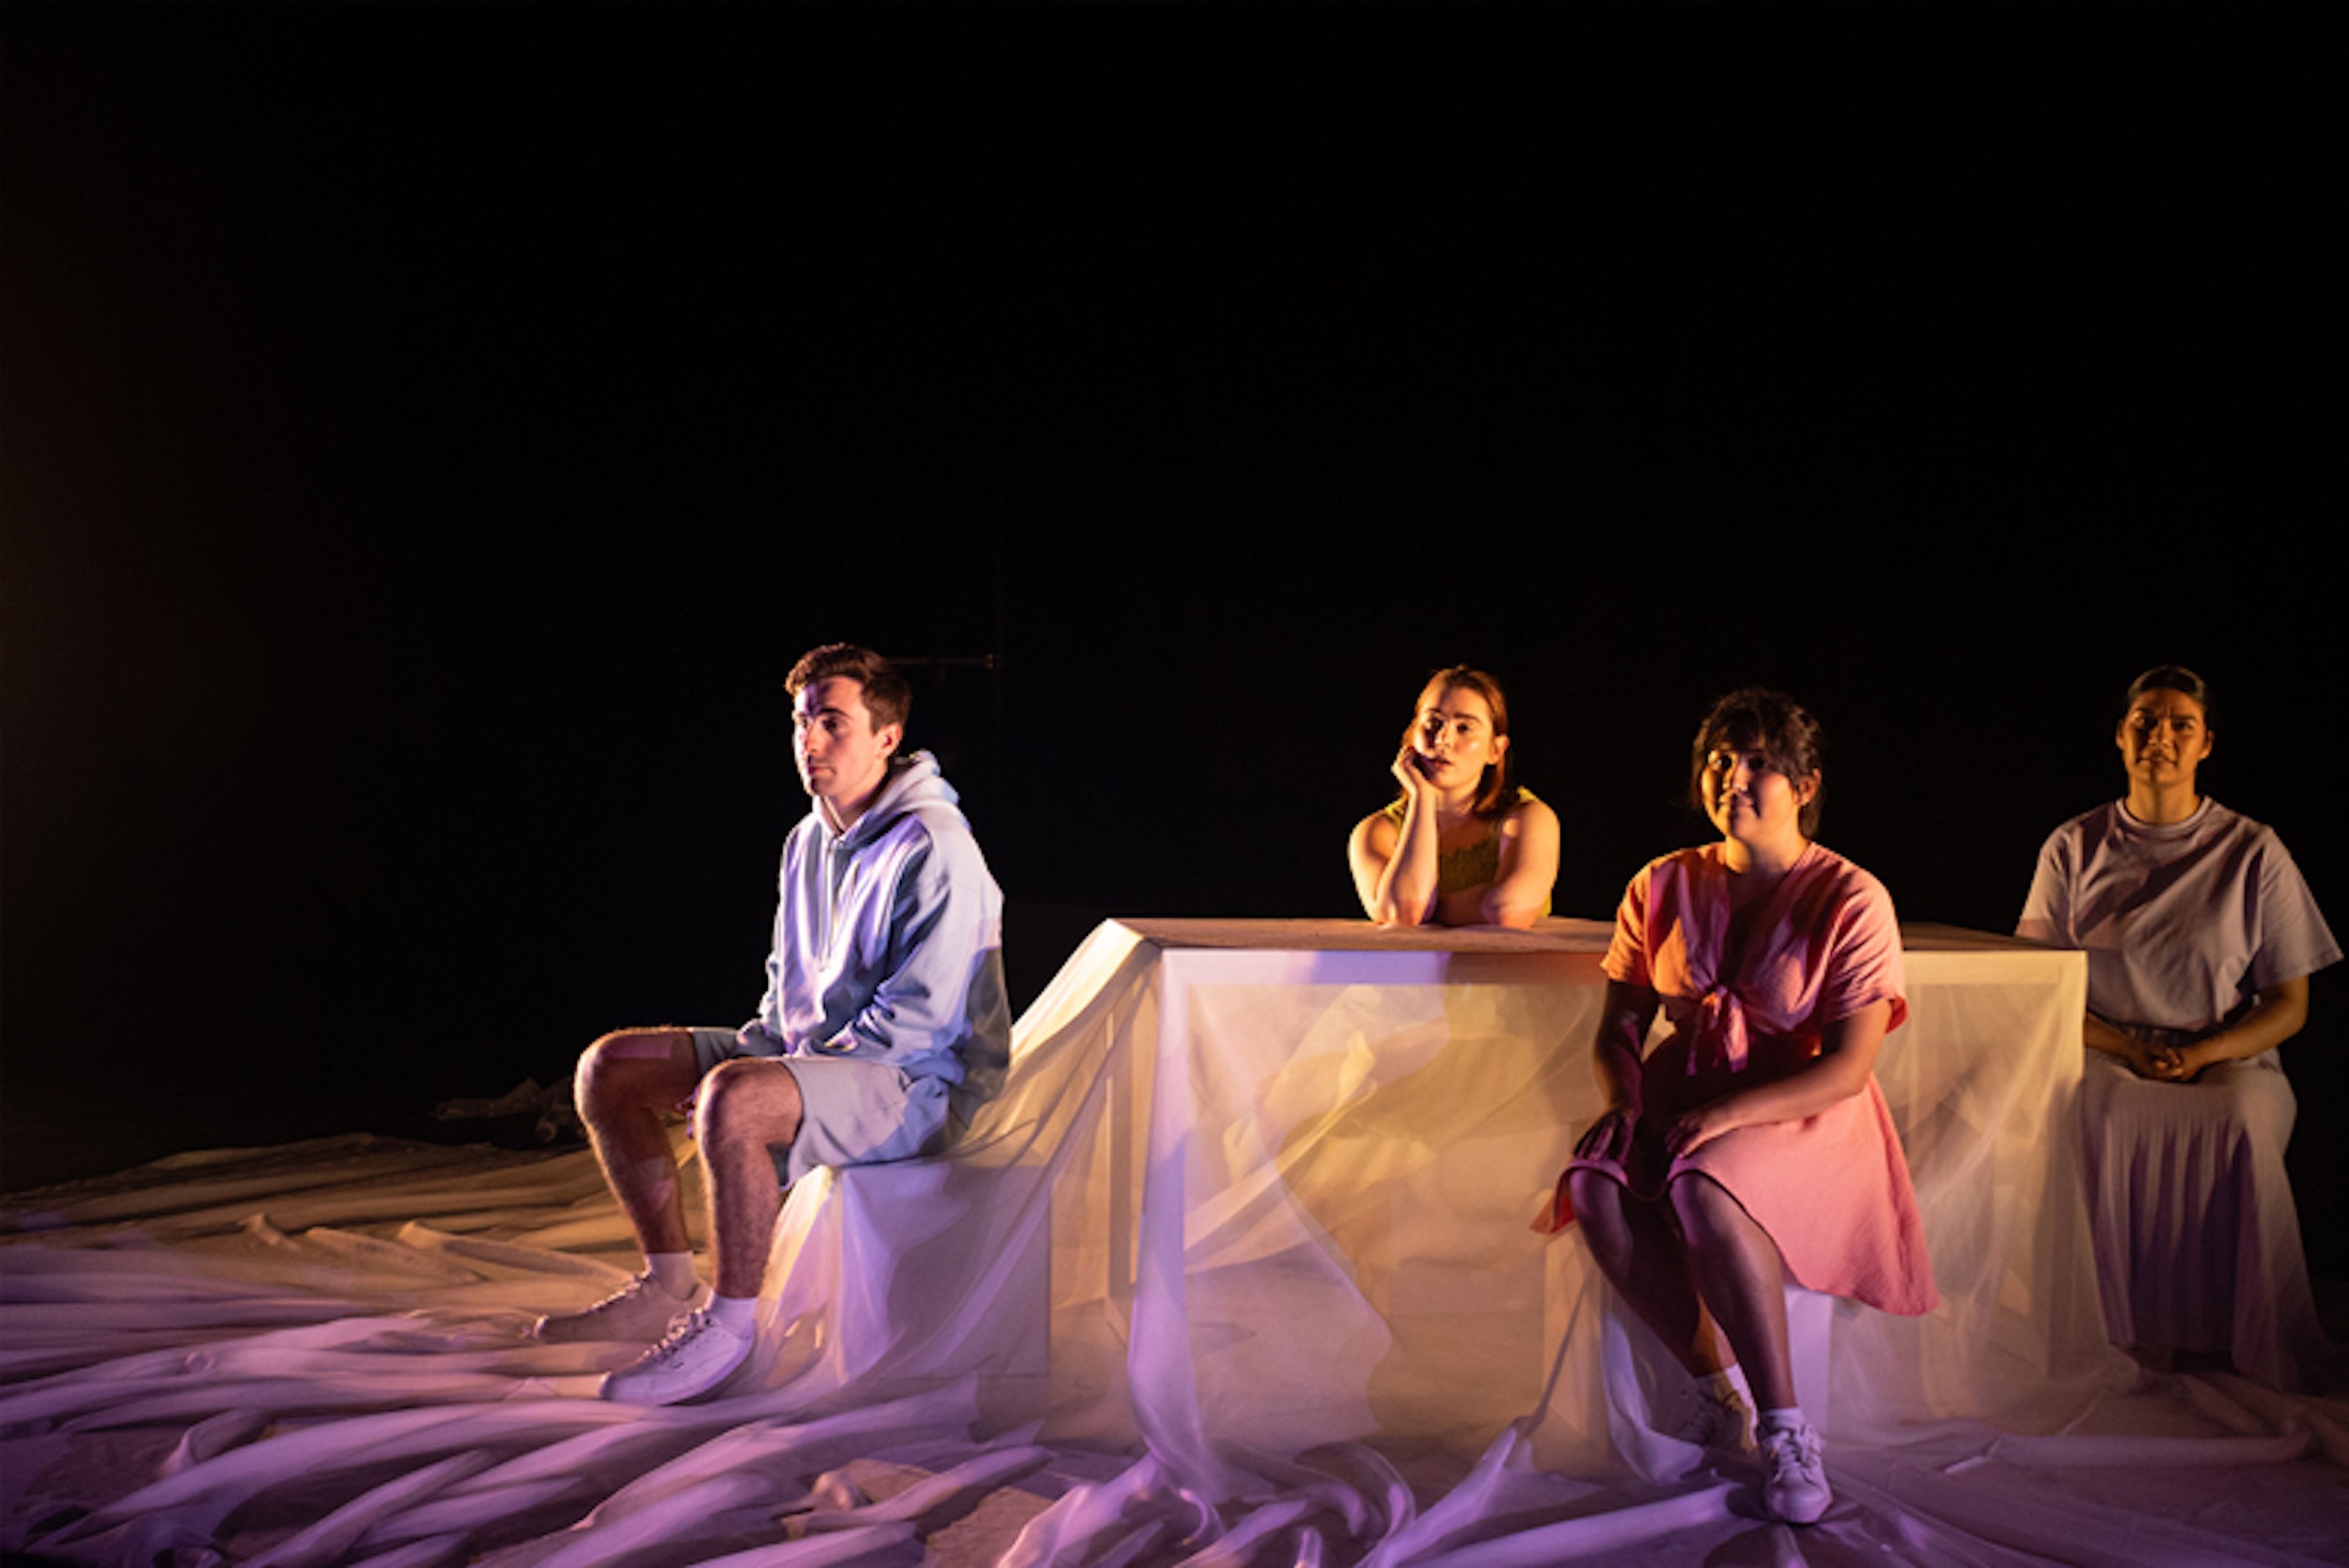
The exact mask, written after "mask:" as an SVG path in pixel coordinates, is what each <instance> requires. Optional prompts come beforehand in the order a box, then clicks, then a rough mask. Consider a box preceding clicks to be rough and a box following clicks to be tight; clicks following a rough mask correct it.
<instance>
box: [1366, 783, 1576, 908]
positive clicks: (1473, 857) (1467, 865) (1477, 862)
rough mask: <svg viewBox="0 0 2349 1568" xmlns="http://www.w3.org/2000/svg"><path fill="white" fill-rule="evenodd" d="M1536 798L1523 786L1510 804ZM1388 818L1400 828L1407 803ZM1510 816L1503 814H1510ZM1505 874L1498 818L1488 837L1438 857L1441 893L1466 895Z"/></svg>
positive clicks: (1391, 808)
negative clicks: (1503, 871)
mask: <svg viewBox="0 0 2349 1568" xmlns="http://www.w3.org/2000/svg"><path fill="white" fill-rule="evenodd" d="M1533 798H1534V792H1533V791H1531V790H1529V789H1526V788H1525V787H1524V786H1522V785H1520V786H1519V787H1518V789H1517V794H1516V799H1515V800H1512V801H1511V802H1509V810H1510V811H1515V810H1516V808H1517V807H1518V806H1520V805H1524V804H1525V803H1526V802H1527V801H1529V800H1531V799H1533ZM1386 814H1387V815H1388V817H1389V818H1390V819H1391V820H1392V822H1393V823H1394V825H1395V826H1397V827H1401V826H1402V815H1403V803H1402V801H1400V800H1397V801H1393V802H1392V803H1390V804H1389V805H1388V806H1387V813H1386ZM1503 815H1507V813H1503ZM1500 875H1501V824H1500V819H1499V818H1497V817H1496V818H1495V819H1494V820H1493V821H1492V822H1491V823H1490V824H1488V825H1487V829H1486V832H1485V836H1484V837H1482V838H1480V839H1478V840H1477V841H1476V842H1475V843H1474V844H1464V845H1462V846H1460V847H1459V848H1457V849H1446V850H1443V851H1440V852H1439V853H1438V854H1437V856H1436V858H1435V890H1436V891H1437V892H1438V893H1459V892H1464V891H1466V890H1467V889H1468V888H1482V887H1484V886H1485V884H1486V883H1488V882H1493V881H1497V880H1498V879H1499V878H1500ZM1541 912H1542V913H1543V914H1545V915H1547V914H1548V913H1549V899H1548V898H1543V899H1542V911H1541Z"/></svg>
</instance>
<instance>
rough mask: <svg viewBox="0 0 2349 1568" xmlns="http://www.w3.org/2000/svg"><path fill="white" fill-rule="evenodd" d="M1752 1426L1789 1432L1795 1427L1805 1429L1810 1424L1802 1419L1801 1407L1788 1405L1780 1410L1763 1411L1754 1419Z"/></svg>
mask: <svg viewBox="0 0 2349 1568" xmlns="http://www.w3.org/2000/svg"><path fill="white" fill-rule="evenodd" d="M1754 1425H1755V1426H1757V1427H1775V1428H1778V1429H1780V1430H1781V1431H1791V1430H1793V1429H1794V1428H1796V1427H1807V1426H1809V1425H1810V1423H1809V1422H1807V1421H1806V1420H1804V1419H1803V1407H1801V1406H1800V1405H1788V1406H1786V1407H1784V1408H1781V1409H1776V1410H1764V1411H1763V1412H1762V1414H1761V1415H1760V1416H1759V1417H1755V1419H1754Z"/></svg>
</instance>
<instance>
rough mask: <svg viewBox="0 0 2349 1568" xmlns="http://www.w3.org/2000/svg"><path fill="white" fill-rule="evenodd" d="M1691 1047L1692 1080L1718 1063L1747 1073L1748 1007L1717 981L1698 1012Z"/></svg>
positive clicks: (1689, 1062) (1689, 1060)
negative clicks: (1746, 1014)
mask: <svg viewBox="0 0 2349 1568" xmlns="http://www.w3.org/2000/svg"><path fill="white" fill-rule="evenodd" d="M1690 1044H1691V1047H1692V1048H1691V1050H1690V1051H1689V1054H1688V1067H1687V1073H1688V1075H1689V1076H1691V1077H1694V1076H1695V1075H1697V1073H1698V1072H1700V1071H1701V1070H1702V1069H1703V1068H1705V1067H1708V1066H1712V1065H1713V1064H1726V1065H1727V1066H1728V1068H1729V1070H1730V1071H1731V1072H1733V1073H1742V1072H1744V1070H1745V1058H1746V1055H1747V1053H1748V1046H1749V1044H1750V1038H1749V1036H1748V1034H1747V1033H1746V1028H1745V1004H1744V1002H1740V1001H1738V1000H1737V993H1736V992H1733V991H1732V990H1730V989H1729V987H1727V986H1725V985H1722V984H1719V983H1717V982H1716V983H1715V984H1714V985H1713V989H1712V990H1710V991H1708V992H1705V993H1704V995H1703V997H1702V999H1701V1004H1700V1005H1699V1007H1698V1009H1697V1015H1696V1038H1695V1039H1694V1040H1693V1041H1692V1042H1691V1043H1690Z"/></svg>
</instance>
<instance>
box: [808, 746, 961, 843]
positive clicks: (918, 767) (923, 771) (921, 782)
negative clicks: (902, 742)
mask: <svg viewBox="0 0 2349 1568" xmlns="http://www.w3.org/2000/svg"><path fill="white" fill-rule="evenodd" d="M961 798H962V797H961V796H959V795H957V794H955V787H954V785H952V784H948V783H947V781H946V776H945V775H944V774H940V773H939V772H938V763H937V759H936V757H933V756H932V755H930V753H927V752H907V753H904V754H903V755H901V756H897V757H893V758H891V759H890V762H889V776H888V778H887V779H886V780H885V782H884V783H883V784H882V785H881V793H880V794H879V795H877V796H876V797H874V802H873V804H872V805H869V806H866V807H865V808H864V815H862V816H860V817H858V818H857V819H856V820H855V822H854V823H853V824H852V825H850V826H849V829H848V831H847V832H846V833H843V834H842V835H841V836H840V837H839V839H838V840H837V847H839V848H842V849H856V848H861V847H862V846H864V845H866V844H869V843H871V842H872V841H873V840H874V839H875V838H878V837H880V836H882V835H883V834H884V833H886V832H888V831H889V829H890V827H891V826H893V825H894V824H895V823H896V822H897V821H899V820H900V819H901V818H903V817H905V815H908V814H909V813H912V812H916V811H919V810H921V809H922V808H923V807H925V806H932V805H942V806H945V807H947V809H949V810H953V811H955V814H956V818H957V821H959V820H960V818H961V813H960V811H959V810H957V809H956V805H955V803H956V802H957V801H958V800H960V799H961ZM816 819H817V821H818V822H819V823H821V822H822V821H823V813H822V812H821V811H819V812H817V813H816Z"/></svg>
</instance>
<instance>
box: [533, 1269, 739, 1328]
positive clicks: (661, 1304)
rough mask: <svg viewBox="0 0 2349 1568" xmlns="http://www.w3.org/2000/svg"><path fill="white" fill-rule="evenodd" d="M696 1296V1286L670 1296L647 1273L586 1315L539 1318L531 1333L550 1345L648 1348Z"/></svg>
mask: <svg viewBox="0 0 2349 1568" xmlns="http://www.w3.org/2000/svg"><path fill="white" fill-rule="evenodd" d="M699 1293H700V1292H699V1290H698V1287H697V1289H696V1290H695V1291H694V1292H692V1293H689V1294H687V1295H681V1296H680V1295H672V1294H671V1293H668V1292H667V1291H666V1290H663V1289H662V1288H661V1287H660V1285H659V1284H658V1283H657V1282H656V1281H655V1280H654V1279H653V1277H652V1276H651V1275H650V1274H638V1275H637V1276H636V1278H635V1279H633V1280H630V1281H629V1282H627V1283H626V1284H625V1285H622V1286H621V1287H620V1288H619V1289H618V1290H616V1291H615V1292H613V1293H611V1294H610V1295H608V1296H605V1298H604V1299H603V1300H602V1301H600V1302H597V1303H595V1305H594V1306H591V1307H589V1308H588V1309H587V1310H586V1311H585V1312H574V1313H564V1314H559V1315H553V1316H548V1317H543V1318H540V1319H539V1320H538V1324H537V1326H535V1327H534V1328H533V1329H532V1330H531V1333H532V1334H533V1336H535V1337H536V1338H539V1339H542V1340H544V1341H545V1342H546V1343H547V1344H549V1345H577V1344H580V1343H582V1342H584V1341H590V1340H614V1341H617V1342H619V1343H621V1344H626V1343H629V1342H631V1341H633V1342H634V1343H636V1344H638V1345H650V1344H651V1343H652V1342H653V1341H655V1340H657V1339H658V1338H659V1337H660V1336H661V1335H662V1334H667V1332H668V1325H669V1324H672V1323H675V1322H676V1321H677V1320H678V1318H680V1317H682V1316H684V1315H685V1314H686V1313H687V1312H688V1311H689V1310H690V1309H691V1308H692V1306H693V1298H694V1296H695V1295H698V1294H699Z"/></svg>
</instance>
